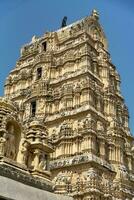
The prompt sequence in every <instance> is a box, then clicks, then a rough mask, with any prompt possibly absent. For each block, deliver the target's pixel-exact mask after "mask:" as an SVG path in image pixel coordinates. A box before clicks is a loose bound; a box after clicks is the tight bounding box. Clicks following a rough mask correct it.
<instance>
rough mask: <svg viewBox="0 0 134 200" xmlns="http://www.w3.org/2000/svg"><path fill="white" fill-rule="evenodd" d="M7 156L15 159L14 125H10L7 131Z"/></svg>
mask: <svg viewBox="0 0 134 200" xmlns="http://www.w3.org/2000/svg"><path fill="white" fill-rule="evenodd" d="M7 157H9V158H11V159H13V160H14V159H15V157H16V149H15V135H14V126H13V125H12V126H11V127H10V129H9V132H8V143H7Z"/></svg>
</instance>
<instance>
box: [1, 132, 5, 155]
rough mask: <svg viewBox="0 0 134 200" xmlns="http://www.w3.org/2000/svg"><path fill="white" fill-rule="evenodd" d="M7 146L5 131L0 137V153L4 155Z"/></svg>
mask: <svg viewBox="0 0 134 200" xmlns="http://www.w3.org/2000/svg"><path fill="white" fill-rule="evenodd" d="M6 148H7V135H6V133H4V134H3V136H2V137H0V155H2V156H5V154H6Z"/></svg>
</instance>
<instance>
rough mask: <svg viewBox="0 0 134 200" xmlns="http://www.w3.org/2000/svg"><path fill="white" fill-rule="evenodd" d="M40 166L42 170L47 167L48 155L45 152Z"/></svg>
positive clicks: (41, 157)
mask: <svg viewBox="0 0 134 200" xmlns="http://www.w3.org/2000/svg"><path fill="white" fill-rule="evenodd" d="M38 168H39V169H40V170H46V168H47V159H46V156H45V155H44V154H42V155H41V156H40V161H39V166H38Z"/></svg>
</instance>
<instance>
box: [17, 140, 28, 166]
mask: <svg viewBox="0 0 134 200" xmlns="http://www.w3.org/2000/svg"><path fill="white" fill-rule="evenodd" d="M28 146H29V143H28V142H27V141H26V140H25V139H23V141H22V145H21V147H20V151H19V155H18V162H20V163H21V164H24V165H26V164H27V160H28Z"/></svg>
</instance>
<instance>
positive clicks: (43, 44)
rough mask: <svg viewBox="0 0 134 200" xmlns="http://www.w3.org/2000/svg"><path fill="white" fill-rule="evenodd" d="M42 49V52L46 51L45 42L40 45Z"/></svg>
mask: <svg viewBox="0 0 134 200" xmlns="http://www.w3.org/2000/svg"><path fill="white" fill-rule="evenodd" d="M42 48H43V51H46V50H47V42H46V41H45V42H43V43H42Z"/></svg>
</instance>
